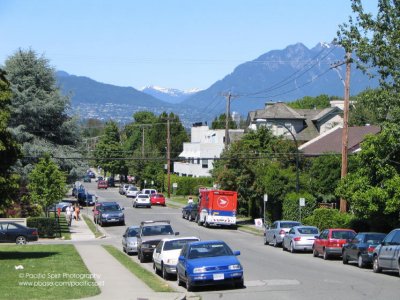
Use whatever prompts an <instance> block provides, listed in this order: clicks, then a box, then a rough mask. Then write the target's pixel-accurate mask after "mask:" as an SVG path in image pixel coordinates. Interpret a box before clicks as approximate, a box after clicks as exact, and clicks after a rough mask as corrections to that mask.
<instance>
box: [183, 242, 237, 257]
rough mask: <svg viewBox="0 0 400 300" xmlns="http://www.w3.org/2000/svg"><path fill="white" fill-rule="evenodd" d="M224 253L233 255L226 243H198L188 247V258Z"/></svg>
mask: <svg viewBox="0 0 400 300" xmlns="http://www.w3.org/2000/svg"><path fill="white" fill-rule="evenodd" d="M226 255H233V253H232V250H231V249H230V248H229V247H228V246H227V245H226V244H223V243H213V244H200V245H193V246H192V247H190V252H189V259H194V258H203V257H215V256H226Z"/></svg>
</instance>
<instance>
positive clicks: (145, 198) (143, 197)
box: [132, 194, 151, 208]
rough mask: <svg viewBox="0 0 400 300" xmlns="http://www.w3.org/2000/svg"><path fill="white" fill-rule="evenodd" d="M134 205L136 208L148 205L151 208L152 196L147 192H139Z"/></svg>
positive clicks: (133, 202)
mask: <svg viewBox="0 0 400 300" xmlns="http://www.w3.org/2000/svg"><path fill="white" fill-rule="evenodd" d="M132 206H133V207H134V208H138V207H143V206H144V207H147V208H151V202H150V196H149V195H147V194H137V195H136V198H135V199H133V201H132Z"/></svg>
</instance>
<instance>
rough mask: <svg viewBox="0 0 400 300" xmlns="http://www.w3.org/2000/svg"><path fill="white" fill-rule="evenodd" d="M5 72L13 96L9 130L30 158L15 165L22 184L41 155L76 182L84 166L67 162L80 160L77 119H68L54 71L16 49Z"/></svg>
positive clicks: (28, 52)
mask: <svg viewBox="0 0 400 300" xmlns="http://www.w3.org/2000/svg"><path fill="white" fill-rule="evenodd" d="M5 70H6V71H7V74H8V78H9V82H10V86H11V89H12V92H13V94H12V98H11V104H10V112H11V119H10V123H9V127H10V129H11V130H12V132H13V134H14V135H15V136H16V139H17V141H18V142H19V143H21V144H22V147H21V149H22V153H23V155H24V156H25V157H29V158H30V159H25V160H21V161H20V162H19V163H18V164H17V168H18V173H20V174H21V175H22V178H23V181H24V182H26V179H27V175H28V173H29V172H30V171H31V170H32V169H33V167H34V164H35V163H36V162H37V161H38V160H37V158H38V157H40V156H41V155H43V154H44V153H51V156H52V157H54V158H55V162H56V163H57V164H58V165H59V166H61V168H62V170H64V171H66V172H68V173H69V176H70V178H71V180H72V179H73V178H76V177H77V176H78V174H79V173H82V172H83V171H84V170H85V169H86V168H87V165H86V164H85V163H84V162H83V161H82V160H81V159H77V160H76V159H68V158H72V157H73V158H79V157H81V155H80V153H79V152H78V150H79V146H80V144H79V143H80V141H81V135H80V130H79V127H78V124H77V119H76V118H73V117H70V116H68V111H69V109H70V100H69V98H68V97H66V96H63V95H61V93H60V90H59V88H58V86H57V83H56V76H55V70H54V68H52V67H51V66H50V64H49V61H48V60H47V59H46V58H44V57H43V56H40V57H39V56H38V55H37V54H36V53H35V52H34V51H33V50H31V49H29V50H26V51H24V50H21V49H20V50H18V51H17V52H16V53H15V54H14V55H12V56H10V57H9V58H8V59H7V60H6V61H5ZM66 158H67V159H66ZM79 175H81V174H79Z"/></svg>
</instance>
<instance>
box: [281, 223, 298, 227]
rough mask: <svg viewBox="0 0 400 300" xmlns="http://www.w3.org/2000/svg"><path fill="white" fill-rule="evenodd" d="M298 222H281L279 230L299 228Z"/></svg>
mask: <svg viewBox="0 0 400 300" xmlns="http://www.w3.org/2000/svg"><path fill="white" fill-rule="evenodd" d="M299 225H300V223H299V222H282V223H281V228H292V227H294V226H299Z"/></svg>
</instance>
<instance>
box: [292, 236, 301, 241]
mask: <svg viewBox="0 0 400 300" xmlns="http://www.w3.org/2000/svg"><path fill="white" fill-rule="evenodd" d="M293 240H294V241H295V242H298V241H301V237H299V236H296V237H295V238H294V239H293Z"/></svg>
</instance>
